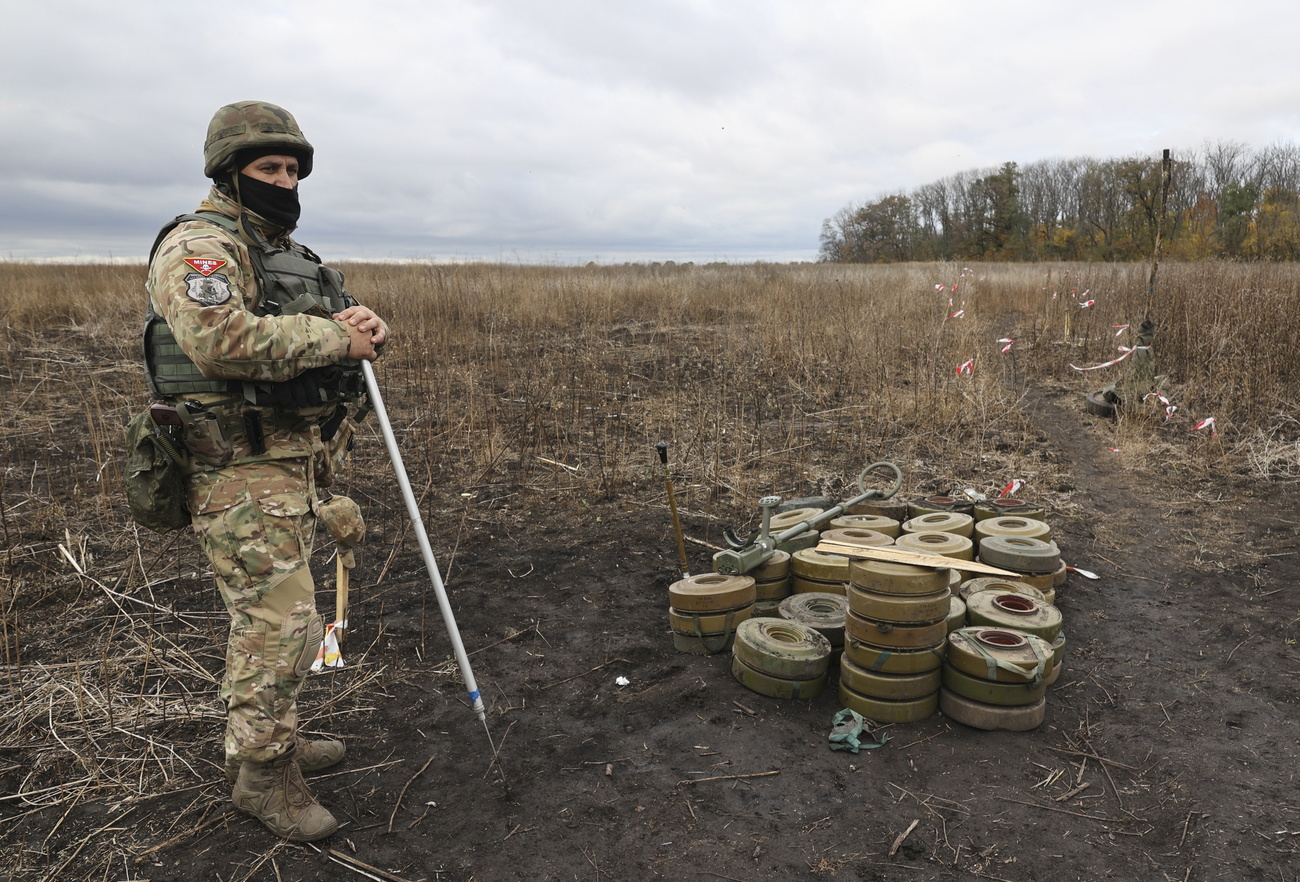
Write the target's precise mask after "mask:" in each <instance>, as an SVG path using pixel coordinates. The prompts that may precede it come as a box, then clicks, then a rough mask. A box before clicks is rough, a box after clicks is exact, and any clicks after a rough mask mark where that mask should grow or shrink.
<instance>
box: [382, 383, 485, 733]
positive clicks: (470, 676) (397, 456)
mask: <svg viewBox="0 0 1300 882" xmlns="http://www.w3.org/2000/svg"><path fill="white" fill-rule="evenodd" d="M361 371H362V373H363V374H365V378H366V391H367V392H368V393H369V395H370V404H371V406H373V407H374V409H375V416H376V417H378V418H379V429H380V431H381V432H383V434H384V446H385V447H387V448H388V458H389V459H391V460H392V461H393V471H395V472H396V473H397V483H398V485H399V486H400V487H401V488H402V498H403V499H405V500H406V513H407V514H408V515H410V518H411V526H413V527H415V539H416V541H417V542H419V543H420V553H421V554H422V555H424V566H425V568H426V569H428V571H429V578H430V580H432V582H433V590H434V593H435V594H437V595H438V608H439V609H440V610H442V620H443V622H445V623H446V625H447V636H448V637H449V638H450V639H451V646H452V649H454V650H455V651H456V664H458V665H460V675H461V677H463V678H464V679H465V691H466V692H467V693H468V694H469V700H470V704H471V705H472V706H473V708H474V713H476V714H478V718H479V720H481V721H482V722H483V729H484V731H487V732H488V746H490V747H492V753H493V756H495V755H496V746H495V745H493V744H492V733H491V732H490V731H488V728H487V712H486V711H485V710H484V708H483V697H482V696H481V695H479V691H478V684H477V683H475V682H474V672H473V671H471V670H470V667H469V656H468V655H467V654H466V653H465V644H464V643H462V642H461V639H460V629H459V628H457V627H456V617H455V616H454V615H453V614H452V611H451V604H450V603H449V602H448V601H447V589H446V588H445V587H444V586H443V584H442V574H441V573H439V572H438V563H437V561H435V560H434V559H433V549H432V548H430V547H429V535H428V533H427V532H425V529H424V520H423V519H422V518H421V517H420V506H419V505H418V504H417V503H416V501H415V494H414V493H413V492H411V480H410V478H408V477H407V476H406V466H405V465H403V464H402V453H401V451H399V450H398V449H397V438H396V437H394V435H393V424H392V423H390V422H389V421H388V411H387V410H386V409H385V408H384V399H383V397H382V396H381V395H380V394H379V384H378V383H376V382H375V371H374V368H372V367H371V366H370V362H368V361H362V362H361Z"/></svg>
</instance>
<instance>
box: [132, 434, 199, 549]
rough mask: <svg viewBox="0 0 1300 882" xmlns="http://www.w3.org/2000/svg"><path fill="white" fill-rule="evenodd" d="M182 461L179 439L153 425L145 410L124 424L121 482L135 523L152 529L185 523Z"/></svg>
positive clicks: (162, 530)
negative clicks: (123, 471)
mask: <svg viewBox="0 0 1300 882" xmlns="http://www.w3.org/2000/svg"><path fill="white" fill-rule="evenodd" d="M184 463H185V454H184V452H183V450H182V448H181V446H180V443H179V441H178V440H177V439H176V437H175V436H174V435H173V434H172V431H171V430H169V429H163V428H160V427H159V426H158V425H156V424H155V423H154V418H153V415H152V414H151V413H150V412H149V411H144V412H142V413H140V414H139V415H137V416H136V417H135V418H133V419H132V420H131V422H130V423H128V424H127V427H126V472H125V476H124V478H123V484H124V485H125V488H126V502H127V505H128V506H129V507H130V509H131V517H132V518H133V519H134V520H135V522H136V523H137V524H139V525H140V526H142V527H148V528H149V529H150V530H153V531H154V532H156V533H170V532H172V531H173V530H179V529H181V528H182V527H187V526H189V523H190V512H189V508H188V506H187V505H186V493H185V474H184V471H183V466H184Z"/></svg>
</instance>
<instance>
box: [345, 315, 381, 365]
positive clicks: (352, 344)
mask: <svg viewBox="0 0 1300 882" xmlns="http://www.w3.org/2000/svg"><path fill="white" fill-rule="evenodd" d="M345 324H347V329H348V358H358V359H365V360H366V361H374V360H375V359H376V358H378V357H379V353H378V352H376V351H375V335H374V334H372V333H371V332H370V331H363V330H361V328H359V327H357V326H356V325H353V324H350V323H346V322H345Z"/></svg>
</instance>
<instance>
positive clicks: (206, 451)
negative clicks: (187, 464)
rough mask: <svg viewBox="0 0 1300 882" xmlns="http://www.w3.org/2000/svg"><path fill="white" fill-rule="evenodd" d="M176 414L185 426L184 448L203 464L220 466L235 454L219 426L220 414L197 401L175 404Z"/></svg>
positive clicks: (232, 446) (233, 448)
mask: <svg viewBox="0 0 1300 882" xmlns="http://www.w3.org/2000/svg"><path fill="white" fill-rule="evenodd" d="M176 414H177V416H178V417H179V418H180V421H181V423H182V424H183V425H184V426H185V449H186V450H188V451H189V452H190V454H191V455H192V456H193V457H194V458H195V459H197V460H198V461H199V462H201V463H203V464H205V465H211V466H217V467H221V466H224V465H226V463H228V462H230V459H231V457H233V456H234V455H235V447H234V445H233V444H232V443H231V442H230V439H229V438H227V437H226V433H225V431H224V430H223V429H222V427H221V419H220V416H219V415H218V414H217V412H216V411H214V410H209V409H208V408H206V407H204V406H203V405H202V404H200V403H199V402H197V401H193V400H191V401H185V402H182V403H181V404H179V405H177V406H176Z"/></svg>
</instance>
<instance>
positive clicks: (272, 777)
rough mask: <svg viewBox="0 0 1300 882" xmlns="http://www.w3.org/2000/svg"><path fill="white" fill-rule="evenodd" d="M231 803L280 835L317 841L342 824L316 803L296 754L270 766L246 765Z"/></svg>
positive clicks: (242, 766) (299, 839) (296, 840)
mask: <svg viewBox="0 0 1300 882" xmlns="http://www.w3.org/2000/svg"><path fill="white" fill-rule="evenodd" d="M230 801H231V802H233V803H234V804H235V808H237V809H239V810H240V811H241V812H245V813H247V814H250V815H252V816H253V817H255V818H257V819H258V820H259V821H261V822H262V823H263V824H265V825H266V827H267V829H268V830H270V831H271V832H272V833H274V834H275V835H276V836H280V837H283V838H284V839H289V840H292V841H294V842H315V841H316V840H317V839H324V838H325V837H326V836H329V835H330V834H331V833H333V832H334V831H335V830H337V829H338V828H339V822H338V821H336V820H335V819H334V816H333V815H331V814H330V813H329V812H328V811H326V810H325V808H324V807H323V806H322V805H321V804H320V803H318V802H317V801H316V797H314V796H312V795H311V791H310V790H308V789H307V782H306V781H304V780H303V779H302V770H301V769H299V768H298V764H297V763H296V762H294V761H293V757H292V755H290V756H283V757H280V758H279V759H276V760H273V761H272V762H269V763H254V762H245V763H244V764H243V765H241V766H240V767H239V778H238V779H237V780H236V781H235V787H234V789H233V790H232V791H231V794H230Z"/></svg>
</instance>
